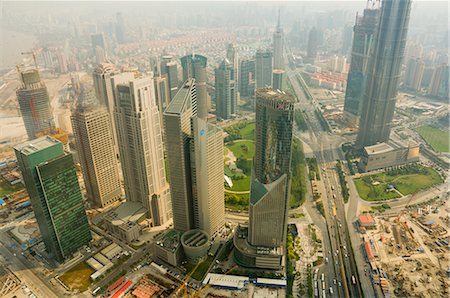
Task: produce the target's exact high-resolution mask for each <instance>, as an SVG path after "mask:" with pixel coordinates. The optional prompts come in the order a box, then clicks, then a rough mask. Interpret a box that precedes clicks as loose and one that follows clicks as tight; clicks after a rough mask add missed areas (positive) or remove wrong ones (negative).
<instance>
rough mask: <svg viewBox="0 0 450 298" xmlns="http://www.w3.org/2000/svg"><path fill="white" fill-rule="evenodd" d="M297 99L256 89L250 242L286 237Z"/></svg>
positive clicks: (271, 244) (269, 242)
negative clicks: (295, 101) (293, 128)
mask: <svg viewBox="0 0 450 298" xmlns="http://www.w3.org/2000/svg"><path fill="white" fill-rule="evenodd" d="M293 118H294V98H293V97H292V95H290V94H284V93H283V92H279V91H275V90H273V89H261V90H257V91H256V128H255V137H256V141H255V156H254V158H253V169H252V172H253V173H252V182H251V189H250V208H249V236H248V237H249V243H250V244H251V245H253V246H264V247H277V246H280V245H281V244H282V243H284V240H285V236H286V224H287V208H288V202H289V188H290V177H291V170H290V169H291V151H292V126H293Z"/></svg>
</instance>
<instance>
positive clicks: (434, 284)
mask: <svg viewBox="0 0 450 298" xmlns="http://www.w3.org/2000/svg"><path fill="white" fill-rule="evenodd" d="M446 203H447V198H445V199H442V198H438V197H436V198H434V199H432V200H429V201H428V202H425V203H421V204H416V205H413V206H408V207H407V208H404V209H403V210H401V211H398V212H397V213H396V212H395V211H392V212H390V213H389V214H383V215H378V216H372V215H364V216H360V227H361V226H362V225H363V224H365V225H366V226H365V227H364V229H361V232H362V235H361V237H362V240H363V241H362V246H361V249H362V250H363V251H364V255H365V257H366V261H367V264H368V267H367V269H365V270H364V271H365V274H370V276H371V279H372V282H373V283H374V285H375V288H376V289H377V291H378V292H379V294H380V297H433V298H434V297H448V294H449V293H448V288H449V286H450V280H449V278H448V277H449V274H450V268H449V255H448V252H449V244H448V230H449V228H448V227H449V211H450V208H449V207H448V205H447V204H446ZM370 219H373V223H371V224H368V223H369V222H370ZM361 220H362V224H361Z"/></svg>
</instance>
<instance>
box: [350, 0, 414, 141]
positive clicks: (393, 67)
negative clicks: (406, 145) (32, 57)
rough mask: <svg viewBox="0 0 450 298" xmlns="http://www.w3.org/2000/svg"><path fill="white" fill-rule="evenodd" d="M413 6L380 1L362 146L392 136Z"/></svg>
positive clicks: (395, 0) (365, 97)
mask: <svg viewBox="0 0 450 298" xmlns="http://www.w3.org/2000/svg"><path fill="white" fill-rule="evenodd" d="M410 9H411V1H410V0H385V1H383V3H382V5H381V15H380V24H379V25H378V29H377V32H376V35H375V44H374V49H373V51H371V54H370V58H369V65H368V67H367V79H366V80H365V89H364V95H363V97H362V107H361V116H360V121H359V131H358V137H357V139H356V144H357V146H359V147H360V148H362V147H365V146H370V145H374V144H376V143H379V142H386V141H388V140H389V134H390V133H391V126H392V118H393V117H394V110H395V101H396V97H397V91H398V90H397V89H398V84H399V80H400V68H401V65H402V60H403V55H404V52H405V44H406V34H407V31H408V22H409V12H410Z"/></svg>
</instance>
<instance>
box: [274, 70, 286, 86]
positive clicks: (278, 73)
mask: <svg viewBox="0 0 450 298" xmlns="http://www.w3.org/2000/svg"><path fill="white" fill-rule="evenodd" d="M284 76H285V73H284V70H282V69H274V70H273V89H274V90H280V91H283V88H284V86H283V78H284Z"/></svg>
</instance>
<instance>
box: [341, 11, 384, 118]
mask: <svg viewBox="0 0 450 298" xmlns="http://www.w3.org/2000/svg"><path fill="white" fill-rule="evenodd" d="M379 19H380V10H379V9H378V8H375V9H365V10H364V13H363V16H362V17H361V16H358V15H357V16H356V23H355V26H354V27H353V46H352V53H351V63H350V71H349V72H348V76H347V89H346V93H345V101H344V118H345V119H346V120H347V121H348V122H349V123H352V124H353V125H357V124H358V122H359V115H360V102H361V97H362V95H363V91H364V90H363V86H364V78H365V77H366V73H367V66H368V62H369V56H370V50H371V49H372V48H373V45H374V43H375V33H376V30H377V26H378V22H379Z"/></svg>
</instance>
